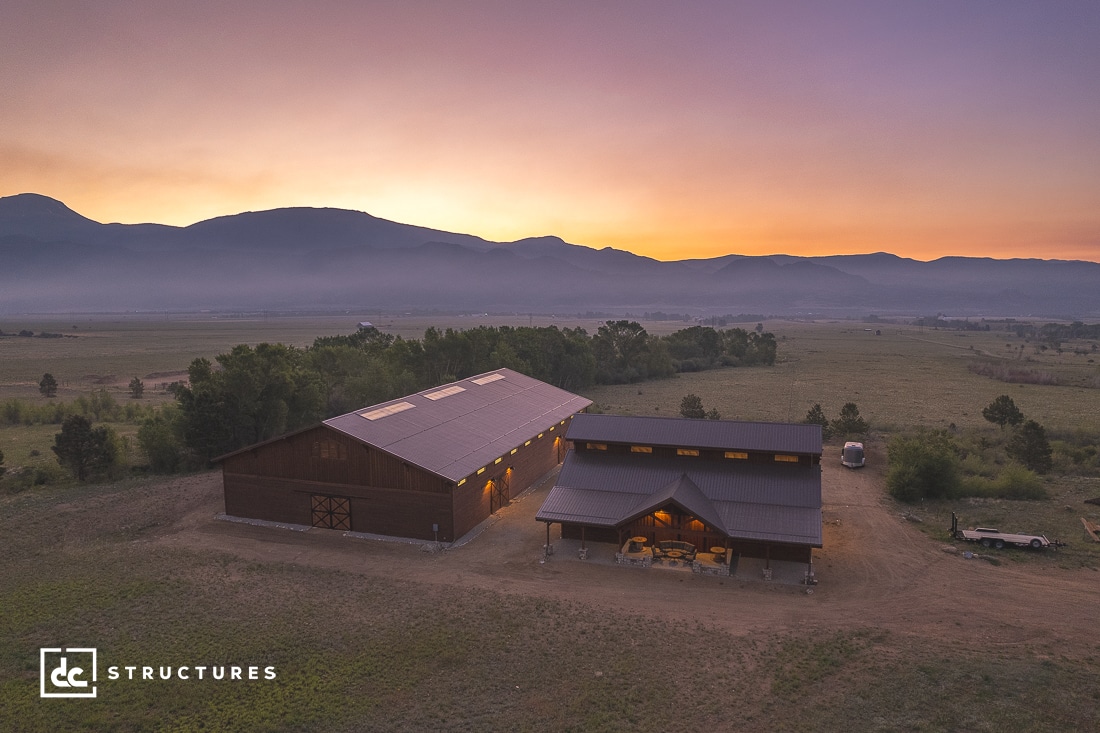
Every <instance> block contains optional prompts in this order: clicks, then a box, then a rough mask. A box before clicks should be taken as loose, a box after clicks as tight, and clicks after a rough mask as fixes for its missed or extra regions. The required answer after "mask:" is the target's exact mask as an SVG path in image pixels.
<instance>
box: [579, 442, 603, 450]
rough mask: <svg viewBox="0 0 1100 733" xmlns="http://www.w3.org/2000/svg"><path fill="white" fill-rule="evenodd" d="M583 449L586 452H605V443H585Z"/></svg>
mask: <svg viewBox="0 0 1100 733" xmlns="http://www.w3.org/2000/svg"><path fill="white" fill-rule="evenodd" d="M584 447H585V448H587V449H588V450H607V443H585V444H584Z"/></svg>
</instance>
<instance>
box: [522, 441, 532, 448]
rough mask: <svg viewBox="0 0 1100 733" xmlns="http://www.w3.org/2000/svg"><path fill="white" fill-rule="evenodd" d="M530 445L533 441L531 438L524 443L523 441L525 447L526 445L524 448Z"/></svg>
mask: <svg viewBox="0 0 1100 733" xmlns="http://www.w3.org/2000/svg"><path fill="white" fill-rule="evenodd" d="M529 445H531V441H529V440H527V441H524V443H523V447H524V448H526V447H527V446H529Z"/></svg>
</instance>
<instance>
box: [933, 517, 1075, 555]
mask: <svg viewBox="0 0 1100 733" xmlns="http://www.w3.org/2000/svg"><path fill="white" fill-rule="evenodd" d="M951 536H952V537H954V538H955V539H957V540H965V541H966V542H978V543H980V544H981V545H982V547H992V548H994V549H997V550H1001V549H1004V547H1005V546H1007V545H1012V546H1013V547H1030V548H1032V549H1033V550H1041V549H1043V548H1044V547H1052V546H1053V547H1064V546H1065V543H1064V542H1059V541H1058V540H1048V539H1047V537H1046V535H1042V534H1013V533H1011V532H1002V531H1001V530H999V529H993V528H992V527H973V528H971V529H959V518H958V516H957V515H956V514H955V512H951Z"/></svg>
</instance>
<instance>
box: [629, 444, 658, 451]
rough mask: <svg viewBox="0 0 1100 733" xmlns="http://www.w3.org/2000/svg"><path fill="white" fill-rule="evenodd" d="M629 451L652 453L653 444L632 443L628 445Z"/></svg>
mask: <svg viewBox="0 0 1100 733" xmlns="http://www.w3.org/2000/svg"><path fill="white" fill-rule="evenodd" d="M630 452H631V453H652V452H653V446H651V445H632V446H630Z"/></svg>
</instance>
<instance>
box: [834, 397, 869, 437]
mask: <svg viewBox="0 0 1100 733" xmlns="http://www.w3.org/2000/svg"><path fill="white" fill-rule="evenodd" d="M832 428H833V432H834V433H835V434H837V435H862V434H863V433H866V432H867V421H866V420H864V419H863V418H862V417H860V415H859V408H858V407H856V403H854V402H848V403H846V404H845V405H844V407H842V408H840V417H838V418H837V419H836V420H833V422H832Z"/></svg>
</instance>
